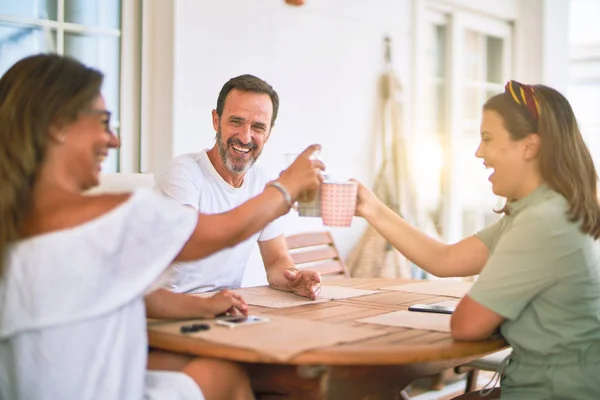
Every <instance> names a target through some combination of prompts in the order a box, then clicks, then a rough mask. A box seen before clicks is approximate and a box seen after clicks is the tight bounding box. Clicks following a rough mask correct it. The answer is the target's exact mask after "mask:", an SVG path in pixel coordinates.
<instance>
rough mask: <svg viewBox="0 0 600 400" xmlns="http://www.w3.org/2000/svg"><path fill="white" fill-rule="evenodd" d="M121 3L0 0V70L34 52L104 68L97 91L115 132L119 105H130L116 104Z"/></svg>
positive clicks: (115, 155)
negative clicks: (109, 114)
mask: <svg viewBox="0 0 600 400" xmlns="http://www.w3.org/2000/svg"><path fill="white" fill-rule="evenodd" d="M121 3H122V2H121V1H120V0H19V1H9V0H0V75H2V74H4V72H6V70H7V69H8V68H10V66H11V65H13V64H14V63H15V62H16V61H18V60H19V59H21V58H23V57H26V56H29V55H32V54H36V53H40V52H54V53H58V54H62V55H67V56H71V57H74V58H77V59H78V60H80V61H82V62H83V63H84V64H86V65H89V66H92V67H95V68H97V69H99V70H100V71H102V72H103V73H104V75H105V79H104V85H103V88H102V91H103V95H104V97H105V100H106V105H107V108H108V109H109V110H111V111H112V113H113V116H114V117H113V120H114V124H113V130H114V132H115V134H117V135H120V131H121V118H120V116H121V110H122V109H123V106H127V107H128V109H131V105H124V104H122V97H123V96H122V93H123V92H122V89H123V88H122V85H121V76H122V71H123V68H131V66H124V65H122V62H121V48H122V25H121V21H122V15H121V14H122V11H123V10H124V8H122V4H121ZM127 3H130V2H127ZM134 67H135V66H134ZM127 97H128V99H129V98H131V97H134V96H131V95H128V96H127ZM128 101H129V100H128ZM137 101H138V102H139V99H138V100H137ZM134 109H135V107H134ZM132 114H135V113H132ZM131 133H133V132H131ZM120 159H121V157H120V151H113V152H111V154H110V156H109V157H108V158H107V159H106V160H105V162H104V165H103V171H104V172H117V171H119V170H120V168H119V164H120V162H119V160H120Z"/></svg>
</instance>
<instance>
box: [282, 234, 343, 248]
mask: <svg viewBox="0 0 600 400" xmlns="http://www.w3.org/2000/svg"><path fill="white" fill-rule="evenodd" d="M285 241H286V243H287V246H288V249H297V248H300V247H308V246H318V245H323V244H332V243H333V238H332V237H331V234H330V233H329V232H306V233H299V234H297V235H291V236H288V237H286V238H285Z"/></svg>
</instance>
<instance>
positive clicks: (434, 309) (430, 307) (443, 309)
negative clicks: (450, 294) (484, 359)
mask: <svg viewBox="0 0 600 400" xmlns="http://www.w3.org/2000/svg"><path fill="white" fill-rule="evenodd" d="M408 311H418V312H430V313H436V314H452V313H453V312H454V307H449V306H441V305H436V304H413V305H412V306H410V307H408Z"/></svg>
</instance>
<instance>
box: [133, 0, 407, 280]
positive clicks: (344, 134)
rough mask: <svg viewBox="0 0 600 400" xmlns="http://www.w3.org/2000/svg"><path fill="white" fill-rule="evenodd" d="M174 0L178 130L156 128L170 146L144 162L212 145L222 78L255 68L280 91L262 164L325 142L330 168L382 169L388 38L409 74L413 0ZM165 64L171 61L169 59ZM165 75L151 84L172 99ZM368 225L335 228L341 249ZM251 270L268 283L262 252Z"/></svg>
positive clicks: (304, 225) (309, 225)
mask: <svg viewBox="0 0 600 400" xmlns="http://www.w3.org/2000/svg"><path fill="white" fill-rule="evenodd" d="M159 2H160V3H161V4H158V3H159ZM164 3H165V2H162V1H161V0H155V1H147V2H146V3H145V4H144V5H145V7H146V8H147V7H159V8H160V7H162V8H164V7H170V6H168V5H167V6H165V4H164ZM153 4H154V5H153ZM173 4H174V15H173V19H172V21H171V22H172V26H173V27H174V28H173V29H174V35H173V43H174V48H173V60H174V61H173V63H172V67H173V74H172V79H173V91H172V96H173V108H172V109H170V110H167V113H166V117H165V119H166V120H167V123H166V125H167V126H168V125H172V131H171V132H169V131H168V129H163V130H162V131H161V132H160V137H161V138H162V139H161V140H160V141H161V143H162V142H164V140H165V138H166V137H168V138H169V139H170V141H171V143H170V145H171V146H172V150H170V149H169V144H167V145H164V148H165V151H164V152H163V153H165V154H158V155H157V154H153V155H152V156H151V157H149V158H148V157H146V159H147V162H146V163H145V165H146V170H149V171H153V172H157V171H159V170H160V169H162V168H164V163H165V162H166V161H168V159H169V158H171V157H172V156H174V155H177V154H181V153H185V152H190V151H198V150H200V149H204V148H208V147H211V146H212V145H213V143H214V135H215V132H214V131H213V129H212V125H211V118H210V112H211V110H212V109H213V108H214V107H215V105H216V99H217V95H218V92H219V90H220V89H221V86H222V85H223V84H224V83H225V82H226V81H227V80H228V79H229V78H231V77H233V76H236V75H239V74H243V73H252V74H255V75H257V76H259V77H261V78H263V79H265V80H266V81H268V82H269V83H270V84H272V85H273V87H274V88H275V89H276V90H277V92H278V93H279V95H280V99H281V105H280V112H279V117H278V119H277V122H276V124H275V128H274V131H273V133H272V136H271V138H270V139H269V141H268V143H267V145H266V146H265V150H264V151H263V154H262V156H261V159H260V160H259V163H260V164H261V165H262V166H263V167H265V168H267V169H268V170H270V171H272V173H273V174H274V175H276V174H278V173H279V171H280V170H281V169H282V168H283V166H284V157H283V154H284V153H286V152H297V151H300V150H301V149H303V148H305V147H306V146H307V145H309V144H311V143H321V144H322V146H323V157H324V159H325V161H326V163H327V165H328V168H329V170H330V172H331V173H332V174H333V175H343V176H346V177H355V178H357V179H360V180H362V181H364V182H365V183H367V184H369V183H371V181H372V179H373V175H374V172H375V169H376V166H375V165H374V161H373V160H374V151H375V148H374V145H373V143H372V139H371V138H372V135H373V132H372V131H373V124H374V119H375V104H376V96H377V79H378V76H379V73H380V72H381V70H382V68H383V48H384V47H383V37H384V35H385V34H386V33H389V34H390V35H391V36H392V38H393V42H392V43H393V53H394V54H393V56H394V60H395V61H396V66H397V73H398V74H399V76H400V77H401V78H402V79H403V80H408V65H409V61H410V60H409V59H408V54H409V50H410V40H411V39H410V29H409V17H410V5H411V2H410V1H409V0H404V1H398V0H370V1H364V0H312V1H311V0H309V1H307V4H306V5H305V6H303V7H293V6H289V5H286V4H285V2H284V1H283V0H219V1H210V0H201V1H199V0H176V1H175V2H174V3H173ZM147 13H151V12H150V11H147ZM154 14H155V15H156V12H155V13H154ZM159 15H160V13H159ZM164 18H170V17H169V12H165V13H164ZM162 24H163V25H165V26H166V25H169V24H168V23H165V22H164V21H163V22H162ZM152 35H153V36H154V37H156V36H160V32H156V31H155V32H153V33H152ZM153 53H154V54H155V56H154V58H153V59H154V61H155V62H157V57H156V54H160V50H159V49H156V48H154V49H153ZM166 53H167V54H168V51H166ZM162 63H163V64H165V61H164V60H163V61H162ZM166 64H168V65H169V66H170V65H171V63H170V62H168V60H167V62H166ZM159 75H160V76H155V78H154V79H155V82H154V85H155V86H161V85H162V86H166V87H165V88H164V89H163V92H164V93H166V94H167V97H168V95H169V94H170V91H169V90H168V87H169V80H170V77H171V75H169V71H168V70H166V73H164V72H163V73H161V74H159ZM405 86H410V85H408V84H406V85H405ZM154 90H155V91H156V90H157V89H154ZM161 103H162V104H164V103H163V102H161ZM155 112H158V110H156V109H155ZM169 112H172V113H173V115H172V119H170V118H169V116H168V113H169ZM147 126H148V125H147ZM161 126H163V127H165V123H164V122H163V124H161ZM154 135H155V136H156V133H155V134H154ZM161 146H162V145H161ZM152 148H153V151H156V150H157V148H156V146H152ZM288 220H289V221H288V222H289V223H288V227H289V230H288V233H292V232H296V231H305V230H310V229H317V230H322V229H324V227H323V225H322V224H321V223H320V220H318V219H312V218H311V219H306V218H299V217H297V215H295V214H294V215H291V216H290V217H289V218H288ZM363 228H364V223H363V221H360V220H358V219H355V221H354V222H353V225H352V227H351V228H336V229H331V230H332V232H333V235H334V237H335V240H336V243H337V244H338V246H339V247H340V250H341V252H342V253H343V254H344V255H346V254H348V252H349V251H350V250H351V248H352V246H353V245H354V242H355V241H356V240H357V239H358V237H359V236H360V234H361V232H362V229H363ZM248 272H249V273H248V274H247V279H246V281H245V283H246V284H259V283H263V282H264V272H263V268H262V263H261V262H260V259H259V258H258V257H257V255H256V254H255V256H254V257H253V262H252V265H251V267H250V268H249V271H248Z"/></svg>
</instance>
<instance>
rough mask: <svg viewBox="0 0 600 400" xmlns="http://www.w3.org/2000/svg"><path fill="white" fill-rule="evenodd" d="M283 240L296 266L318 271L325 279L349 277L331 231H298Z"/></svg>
mask: <svg viewBox="0 0 600 400" xmlns="http://www.w3.org/2000/svg"><path fill="white" fill-rule="evenodd" d="M285 241H286V243H287V246H288V249H289V251H290V255H291V257H292V260H293V261H294V264H296V268H298V269H310V270H313V271H318V272H319V273H320V274H321V276H322V277H324V278H326V279H329V278H349V277H350V274H349V273H348V269H347V268H346V264H345V263H344V260H342V257H340V253H339V251H338V249H337V247H336V246H335V243H334V242H333V237H332V236H331V233H329V232H327V231H323V232H306V233H299V234H296V235H291V236H287V237H286V238H285Z"/></svg>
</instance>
